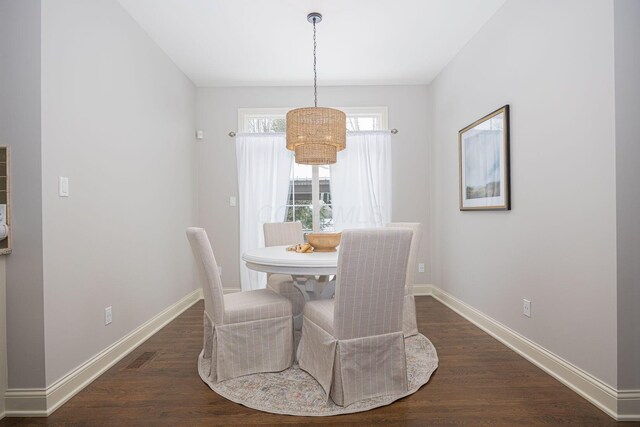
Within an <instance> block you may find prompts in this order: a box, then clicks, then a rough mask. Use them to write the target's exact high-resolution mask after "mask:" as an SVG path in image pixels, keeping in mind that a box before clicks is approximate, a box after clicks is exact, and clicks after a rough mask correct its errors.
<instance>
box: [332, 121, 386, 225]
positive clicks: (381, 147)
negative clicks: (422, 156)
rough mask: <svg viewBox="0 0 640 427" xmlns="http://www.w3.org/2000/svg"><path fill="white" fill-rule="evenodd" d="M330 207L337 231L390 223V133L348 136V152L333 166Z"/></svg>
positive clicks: (345, 151) (374, 132)
mask: <svg viewBox="0 0 640 427" xmlns="http://www.w3.org/2000/svg"><path fill="white" fill-rule="evenodd" d="M331 204H332V211H333V223H334V226H335V229H336V231H342V230H345V229H348V228H375V227H383V226H384V225H385V224H387V223H389V222H391V133H390V132H389V131H372V132H349V133H347V148H346V149H344V150H342V151H341V152H339V153H338V162H337V163H336V164H333V165H331Z"/></svg>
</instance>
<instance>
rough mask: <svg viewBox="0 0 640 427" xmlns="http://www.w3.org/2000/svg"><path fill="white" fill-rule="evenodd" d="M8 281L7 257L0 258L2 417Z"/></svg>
mask: <svg viewBox="0 0 640 427" xmlns="http://www.w3.org/2000/svg"><path fill="white" fill-rule="evenodd" d="M6 289H7V281H6V263H5V258H4V257H2V258H0V419H1V418H2V414H4V410H5V399H4V397H5V393H6V392H7V388H8V386H9V378H8V376H9V372H8V370H7V316H6V313H7V294H6Z"/></svg>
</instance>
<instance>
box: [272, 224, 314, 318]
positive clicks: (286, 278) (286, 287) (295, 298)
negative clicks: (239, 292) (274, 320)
mask: <svg viewBox="0 0 640 427" xmlns="http://www.w3.org/2000/svg"><path fill="white" fill-rule="evenodd" d="M263 230H264V245H265V246H267V247H268V246H284V245H289V246H290V245H297V244H300V243H304V234H303V232H302V223H300V222H268V223H265V224H264V225H263ZM267 289H271V290H272V291H274V292H277V293H279V294H280V295H282V296H283V297H285V298H287V299H288V300H289V301H291V307H292V310H293V316H294V318H296V317H298V316H299V315H300V314H302V308H303V307H304V296H303V295H302V292H300V290H299V289H298V288H296V287H295V286H294V285H293V278H292V277H291V276H290V275H288V274H268V275H267ZM300 326H301V325H298V326H296V327H297V328H298V329H300Z"/></svg>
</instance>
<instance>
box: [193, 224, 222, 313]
mask: <svg viewBox="0 0 640 427" xmlns="http://www.w3.org/2000/svg"><path fill="white" fill-rule="evenodd" d="M187 238H188V239H189V243H190V244H191V250H192V251H193V256H194V257H195V259H196V264H197V265H198V277H199V280H200V285H201V286H202V291H203V293H204V310H205V312H206V313H207V315H208V316H209V318H210V319H211V321H213V323H214V324H216V325H221V324H223V319H224V294H223V292H222V281H221V280H220V271H218V263H217V262H216V258H215V257H214V256H213V249H211V243H210V242H209V238H208V237H207V232H206V231H205V230H204V229H203V228H196V227H189V228H187Z"/></svg>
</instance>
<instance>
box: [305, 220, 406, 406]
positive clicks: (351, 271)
mask: <svg viewBox="0 0 640 427" xmlns="http://www.w3.org/2000/svg"><path fill="white" fill-rule="evenodd" d="M411 235H412V232H411V230H407V229H385V228H383V229H375V230H345V231H344V232H343V233H342V241H341V244H340V253H339V255H338V270H337V279H336V293H335V298H334V299H329V300H316V301H310V302H307V304H306V305H305V307H304V311H303V324H302V339H301V341H300V345H299V347H298V363H299V365H300V368H301V369H303V370H305V371H306V372H308V373H309V374H310V375H311V376H313V377H314V378H315V379H316V380H317V381H318V383H319V384H320V385H321V386H322V388H323V389H324V392H325V394H326V396H327V398H329V397H331V399H332V400H333V402H334V403H335V404H337V405H340V406H348V405H350V404H352V403H354V402H357V401H360V400H364V399H368V398H372V397H377V396H386V395H394V394H402V393H405V392H406V391H407V370H406V355H405V350H404V334H403V332H402V304H403V298H404V286H405V281H406V277H405V276H406V274H407V263H408V258H409V251H410V246H411Z"/></svg>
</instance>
